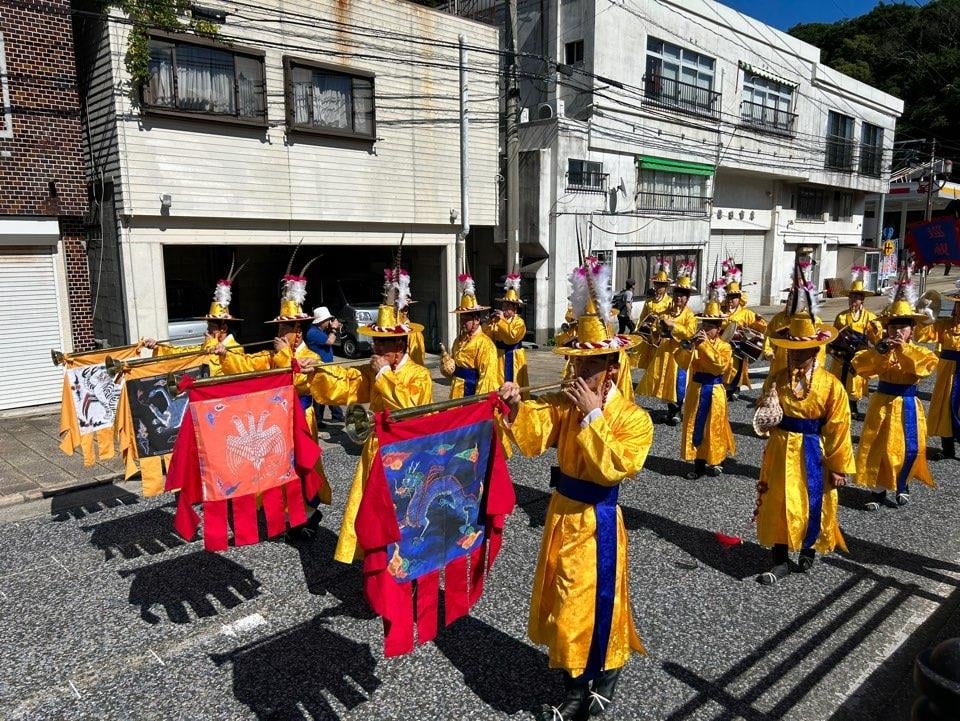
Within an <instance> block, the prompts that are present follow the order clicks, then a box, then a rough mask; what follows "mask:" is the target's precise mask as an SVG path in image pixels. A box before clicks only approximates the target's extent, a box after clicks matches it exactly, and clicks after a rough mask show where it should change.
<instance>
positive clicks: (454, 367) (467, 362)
mask: <svg viewBox="0 0 960 721" xmlns="http://www.w3.org/2000/svg"><path fill="white" fill-rule="evenodd" d="M457 286H458V290H459V291H460V303H459V305H457V307H456V308H454V309H453V310H452V311H450V312H451V313H456V315H457V317H458V318H459V319H460V335H458V336H457V339H456V340H455V341H454V343H453V348H452V350H451V352H450V353H447V352H446V351H444V352H443V353H442V354H441V358H440V372H441V373H443V375H444V376H445V377H446V378H449V379H450V381H451V385H450V397H451V398H465V397H466V396H475V395H485V394H487V393H489V392H490V391H495V390H496V389H497V388H499V387H500V384H501V378H500V364H499V363H498V362H497V347H496V346H495V345H494V344H493V341H492V340H490V337H489V336H487V334H486V333H484V332H483V313H484V311H488V310H490V306H486V305H480V304H479V303H477V297H476V292H475V285H474V282H473V278H471V277H470V276H469V275H467V274H466V273H464V274H462V275H460V276H459V277H458V278H457Z"/></svg>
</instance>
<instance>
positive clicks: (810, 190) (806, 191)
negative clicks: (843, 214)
mask: <svg viewBox="0 0 960 721" xmlns="http://www.w3.org/2000/svg"><path fill="white" fill-rule="evenodd" d="M825 212H827V196H826V192H825V190H824V189H823V188H816V187H813V186H809V185H803V186H800V189H799V191H798V192H797V220H821V221H822V220H823V214H824V213H825Z"/></svg>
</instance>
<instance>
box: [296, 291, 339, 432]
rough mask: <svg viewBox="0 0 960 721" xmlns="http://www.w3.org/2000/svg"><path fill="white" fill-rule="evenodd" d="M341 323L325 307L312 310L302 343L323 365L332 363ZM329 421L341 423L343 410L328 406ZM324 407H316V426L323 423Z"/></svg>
mask: <svg viewBox="0 0 960 721" xmlns="http://www.w3.org/2000/svg"><path fill="white" fill-rule="evenodd" d="M340 327H341V323H340V321H339V320H337V319H336V318H335V317H334V316H333V314H332V313H331V312H330V309H329V308H327V306H325V305H321V306H320V307H319V308H314V309H313V322H312V323H311V324H310V327H309V328H307V332H306V333H304V335H303V342H304V343H306V344H307V348H309V349H310V350H312V351H313V352H314V353H316V354H317V355H318V356H320V360H321V361H323V362H324V363H332V362H333V346H334V344H335V343H336V342H337V329H339V328H340ZM329 408H330V420H331V421H333V422H334V423H343V409H342V408H341V407H340V406H329ZM323 409H324V406H317V425H318V426H319V425H322V423H323Z"/></svg>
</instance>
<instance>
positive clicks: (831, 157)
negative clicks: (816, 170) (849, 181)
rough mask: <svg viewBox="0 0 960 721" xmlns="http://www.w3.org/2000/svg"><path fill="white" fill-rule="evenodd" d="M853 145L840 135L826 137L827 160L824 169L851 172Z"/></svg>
mask: <svg viewBox="0 0 960 721" xmlns="http://www.w3.org/2000/svg"><path fill="white" fill-rule="evenodd" d="M853 148H854V143H853V141H852V140H850V139H849V138H844V137H843V136H840V135H828V136H827V159H826V162H825V163H824V167H825V168H827V169H828V170H840V171H843V172H844V173H851V172H853Z"/></svg>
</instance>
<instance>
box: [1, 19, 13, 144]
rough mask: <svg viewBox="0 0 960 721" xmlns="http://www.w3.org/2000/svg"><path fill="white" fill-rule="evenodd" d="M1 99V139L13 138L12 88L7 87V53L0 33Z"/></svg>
mask: <svg viewBox="0 0 960 721" xmlns="http://www.w3.org/2000/svg"><path fill="white" fill-rule="evenodd" d="M0 86H2V87H0V99H2V100H3V113H0V118H2V119H0V138H12V137H13V113H12V112H11V111H10V88H9V86H8V85H7V53H6V50H5V49H4V46H3V33H2V32H0Z"/></svg>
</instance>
